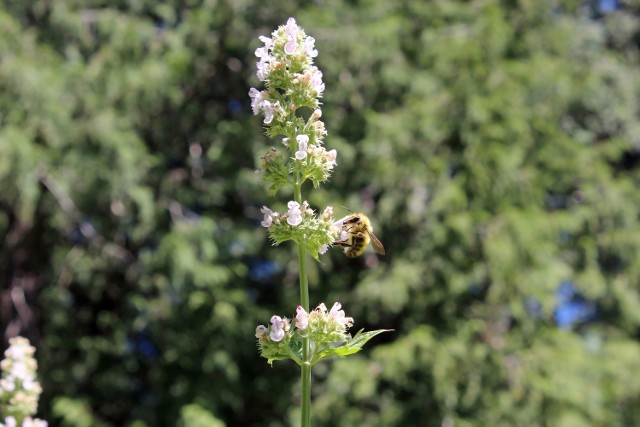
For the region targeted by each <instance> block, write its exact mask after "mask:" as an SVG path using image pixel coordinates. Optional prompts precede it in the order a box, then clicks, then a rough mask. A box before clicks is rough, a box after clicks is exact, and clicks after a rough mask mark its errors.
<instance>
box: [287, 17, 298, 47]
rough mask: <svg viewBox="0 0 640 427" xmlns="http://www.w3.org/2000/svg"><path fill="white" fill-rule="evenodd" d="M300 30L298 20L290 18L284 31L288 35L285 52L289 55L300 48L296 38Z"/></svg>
mask: <svg viewBox="0 0 640 427" xmlns="http://www.w3.org/2000/svg"><path fill="white" fill-rule="evenodd" d="M298 31H299V30H298V25H297V24H296V20H295V19H293V18H289V20H288V21H287V25H286V26H285V27H284V33H285V34H286V35H287V43H286V44H285V45H284V52H285V53H286V54H287V55H292V54H293V53H295V51H296V49H297V48H298V42H297V40H296V37H297V35H298Z"/></svg>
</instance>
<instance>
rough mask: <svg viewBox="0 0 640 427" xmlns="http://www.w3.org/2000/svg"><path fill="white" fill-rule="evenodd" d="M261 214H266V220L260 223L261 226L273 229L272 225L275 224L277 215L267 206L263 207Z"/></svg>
mask: <svg viewBox="0 0 640 427" xmlns="http://www.w3.org/2000/svg"><path fill="white" fill-rule="evenodd" d="M260 212H262V213H263V214H264V220H263V221H262V222H261V223H260V225H261V226H263V227H264V228H269V227H271V224H273V219H274V218H275V217H276V216H277V214H276V213H275V212H273V211H272V210H271V209H269V208H268V207H266V206H263V207H261V208H260Z"/></svg>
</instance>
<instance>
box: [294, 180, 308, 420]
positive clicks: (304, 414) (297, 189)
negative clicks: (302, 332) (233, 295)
mask: <svg viewBox="0 0 640 427" xmlns="http://www.w3.org/2000/svg"><path fill="white" fill-rule="evenodd" d="M301 187H302V183H301V182H300V176H299V174H296V177H295V184H294V198H295V201H296V202H298V203H300V204H302V188H301ZM298 261H299V263H300V305H301V306H302V308H304V309H305V310H306V311H307V312H309V276H308V274H307V252H306V250H305V247H304V244H300V245H298ZM310 359H311V354H310V351H309V338H305V339H304V340H303V342H302V377H301V381H302V401H301V420H300V425H301V426H302V427H309V426H310V425H311V360H310Z"/></svg>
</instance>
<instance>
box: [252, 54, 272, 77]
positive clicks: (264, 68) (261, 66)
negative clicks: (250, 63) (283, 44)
mask: <svg viewBox="0 0 640 427" xmlns="http://www.w3.org/2000/svg"><path fill="white" fill-rule="evenodd" d="M270 66H271V63H270V62H269V61H266V60H264V59H261V60H260V62H256V68H257V69H258V71H256V76H258V79H259V80H260V81H261V82H263V81H265V80H267V76H268V75H269V67H270Z"/></svg>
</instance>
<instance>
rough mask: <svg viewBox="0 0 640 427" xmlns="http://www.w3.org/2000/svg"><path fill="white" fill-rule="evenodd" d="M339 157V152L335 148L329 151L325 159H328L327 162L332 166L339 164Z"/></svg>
mask: <svg viewBox="0 0 640 427" xmlns="http://www.w3.org/2000/svg"><path fill="white" fill-rule="evenodd" d="M337 158H338V152H337V151H336V150H335V148H334V149H333V150H329V151H327V153H326V155H325V159H327V163H328V164H329V165H330V166H335V165H336V164H337V163H336V159H337Z"/></svg>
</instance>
